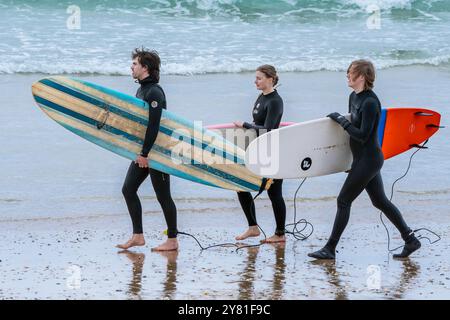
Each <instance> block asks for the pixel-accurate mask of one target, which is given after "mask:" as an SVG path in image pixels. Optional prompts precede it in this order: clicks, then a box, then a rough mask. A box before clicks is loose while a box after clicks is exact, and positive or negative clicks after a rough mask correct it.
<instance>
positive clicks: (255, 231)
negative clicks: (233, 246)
mask: <svg viewBox="0 0 450 320" xmlns="http://www.w3.org/2000/svg"><path fill="white" fill-rule="evenodd" d="M260 234H261V232H260V231H259V227H258V226H250V227H248V230H247V231H245V232H244V233H243V234H241V235H240V236H237V237H236V238H235V239H236V240H245V239H247V238H250V237H258V236H259V235H260Z"/></svg>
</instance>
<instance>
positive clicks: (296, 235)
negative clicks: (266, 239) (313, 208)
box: [285, 178, 314, 241]
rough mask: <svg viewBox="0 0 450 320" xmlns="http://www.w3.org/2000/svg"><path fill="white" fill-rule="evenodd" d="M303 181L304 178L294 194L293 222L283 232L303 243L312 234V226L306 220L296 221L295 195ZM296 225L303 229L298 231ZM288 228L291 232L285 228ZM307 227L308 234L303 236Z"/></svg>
mask: <svg viewBox="0 0 450 320" xmlns="http://www.w3.org/2000/svg"><path fill="white" fill-rule="evenodd" d="M305 181H306V178H303V180H302V182H301V183H300V185H299V186H298V188H297V190H296V191H295V194H294V222H293V223H289V224H287V225H286V229H285V232H286V233H287V234H291V235H292V236H293V237H294V238H295V240H300V241H304V240H306V239H308V238H309V237H310V236H311V235H312V234H313V232H314V226H313V224H312V223H311V222H309V221H308V220H306V219H299V220H298V221H297V203H296V202H297V194H298V192H299V191H300V188H301V187H302V186H303V184H304V183H305ZM298 225H303V228H302V229H299V227H298ZM289 226H293V228H292V231H290V230H288V229H287V227H289ZM308 226H310V229H311V230H310V231H309V234H303V232H304V231H305V230H306V229H307V228H308Z"/></svg>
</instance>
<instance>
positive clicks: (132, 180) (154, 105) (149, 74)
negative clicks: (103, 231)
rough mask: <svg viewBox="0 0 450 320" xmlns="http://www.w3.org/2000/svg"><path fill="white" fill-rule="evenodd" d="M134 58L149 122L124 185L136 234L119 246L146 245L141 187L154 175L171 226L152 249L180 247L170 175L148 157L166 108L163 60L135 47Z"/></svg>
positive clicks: (132, 67) (161, 203) (123, 189)
mask: <svg viewBox="0 0 450 320" xmlns="http://www.w3.org/2000/svg"><path fill="white" fill-rule="evenodd" d="M132 59H133V64H132V66H131V70H132V74H133V78H134V79H136V81H137V82H138V83H139V84H140V85H141V86H140V88H139V89H138V91H137V93H136V97H137V98H139V99H142V100H144V101H146V102H147V103H148V105H149V122H148V125H147V130H146V133H145V139H144V143H143V146H142V150H141V153H140V154H138V155H137V157H136V160H134V161H133V162H131V164H130V167H129V168H128V172H127V176H126V178H125V182H124V184H123V188H122V193H123V195H124V197H125V201H126V203H127V207H128V211H129V213H130V216H131V221H132V224H133V236H132V237H131V239H130V240H128V241H127V242H126V243H124V244H120V245H117V247H118V248H121V249H128V248H130V247H133V246H143V245H144V244H145V239H144V233H143V228H142V206H141V202H140V200H139V197H138V195H137V190H138V188H139V186H140V185H141V184H142V182H144V180H145V179H146V178H147V176H148V175H150V178H151V181H152V185H153V189H154V190H155V193H156V198H157V199H158V202H159V204H160V205H161V207H162V210H163V212H164V218H165V219H166V223H167V227H168V229H167V236H168V239H167V241H166V242H164V243H163V244H161V245H159V246H158V247H155V248H153V249H152V250H155V251H170V250H177V249H178V241H177V238H176V237H177V232H178V231H177V209H176V207H175V203H174V202H173V200H172V196H171V195H170V176H169V175H168V174H166V173H163V172H160V171H158V170H155V169H151V168H149V166H148V161H149V159H148V158H147V157H148V154H149V152H150V150H151V149H152V146H153V144H154V142H155V140H156V136H157V135H158V131H159V124H160V120H161V114H162V109H166V96H165V94H164V91H163V89H162V88H161V87H160V86H159V84H158V82H159V68H160V65H161V60H160V58H159V56H158V53H157V52H156V51H147V50H145V49H135V51H134V52H133V53H132Z"/></svg>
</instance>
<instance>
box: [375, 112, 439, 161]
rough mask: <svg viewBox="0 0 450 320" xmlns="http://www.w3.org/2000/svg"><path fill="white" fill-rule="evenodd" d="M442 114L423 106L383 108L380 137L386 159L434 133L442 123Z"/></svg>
mask: <svg viewBox="0 0 450 320" xmlns="http://www.w3.org/2000/svg"><path fill="white" fill-rule="evenodd" d="M440 121H441V115H440V114H439V113H437V112H436V111H433V110H428V109H421V108H388V109H383V110H382V115H381V119H380V124H379V126H378V137H379V139H380V144H381V149H382V150H383V154H384V159H389V158H391V157H393V156H396V155H398V154H400V153H402V152H405V151H407V150H409V149H411V148H412V147H415V146H417V145H419V144H421V143H422V142H424V141H425V140H427V139H428V138H430V137H431V136H432V135H433V134H435V133H436V132H437V131H438V129H439V125H440Z"/></svg>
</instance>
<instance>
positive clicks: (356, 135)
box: [326, 90, 411, 252]
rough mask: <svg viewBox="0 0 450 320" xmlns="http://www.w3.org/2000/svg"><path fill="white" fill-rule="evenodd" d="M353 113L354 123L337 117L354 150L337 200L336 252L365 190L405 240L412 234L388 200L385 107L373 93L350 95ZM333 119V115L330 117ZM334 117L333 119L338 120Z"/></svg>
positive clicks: (332, 238)
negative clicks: (382, 132)
mask: <svg viewBox="0 0 450 320" xmlns="http://www.w3.org/2000/svg"><path fill="white" fill-rule="evenodd" d="M349 112H350V113H351V123H350V122H349V121H347V120H346V119H344V118H343V117H336V116H334V117H335V119H333V120H335V121H337V122H339V123H340V124H341V125H342V127H343V128H344V129H345V130H346V131H347V132H348V134H349V135H350V149H351V152H352V155H353V162H352V166H351V170H350V173H349V174H348V176H347V179H346V180H345V182H344V185H343V186H342V189H341V192H340V193H339V196H338V198H337V214H336V218H335V221H334V226H333V231H332V233H331V236H330V239H329V240H328V243H327V244H326V247H328V248H329V249H331V250H332V251H333V252H334V250H335V248H336V245H337V243H338V242H339V239H340V237H341V235H342V232H343V231H344V229H345V227H346V226H347V223H348V220H349V217H350V207H351V205H352V202H353V201H354V200H355V199H356V198H357V197H358V196H359V194H360V193H361V192H362V191H363V190H364V189H365V190H366V191H367V193H368V194H369V197H370V200H371V201H372V204H373V205H374V206H375V207H376V208H378V209H380V210H381V211H382V212H383V213H384V214H385V215H386V217H387V218H388V219H389V220H390V221H391V222H392V223H393V224H394V225H395V227H396V228H397V229H398V230H399V231H400V233H401V235H402V237H403V239H406V238H407V237H408V235H409V234H410V233H411V229H410V228H409V227H408V226H407V224H406V223H405V221H404V220H403V217H402V215H401V213H400V211H399V210H398V209H397V207H395V206H394V204H392V202H391V201H389V199H388V198H387V197H386V194H385V192H384V186H383V181H382V179H381V174H380V169H381V167H382V166H383V162H384V157H383V153H382V151H381V147H380V143H379V141H378V123H379V121H380V116H381V104H380V101H379V100H378V97H377V96H376V95H375V93H374V92H373V91H372V90H365V91H362V92H360V93H358V94H356V93H355V92H353V93H352V94H351V95H350V101H349ZM329 116H330V115H329ZM334 117H333V114H331V118H334Z"/></svg>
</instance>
